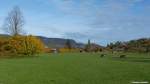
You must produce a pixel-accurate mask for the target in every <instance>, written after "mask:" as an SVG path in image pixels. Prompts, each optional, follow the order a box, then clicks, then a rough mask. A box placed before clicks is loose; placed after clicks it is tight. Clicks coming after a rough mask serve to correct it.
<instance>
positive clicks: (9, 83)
mask: <svg viewBox="0 0 150 84" xmlns="http://www.w3.org/2000/svg"><path fill="white" fill-rule="evenodd" d="M132 81H149V82H150V54H128V55H127V57H126V58H122V59H121V58H119V55H117V54H114V55H111V54H108V55H107V56H106V57H103V58H101V57H100V53H66V54H50V55H47V54H43V55H41V56H39V57H29V58H27V57H26V58H12V59H0V84H131V82H132Z"/></svg>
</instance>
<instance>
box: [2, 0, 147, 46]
mask: <svg viewBox="0 0 150 84" xmlns="http://www.w3.org/2000/svg"><path fill="white" fill-rule="evenodd" d="M149 4H150V0H0V26H1V27H2V25H3V21H4V19H5V17H6V16H7V13H8V12H9V11H10V10H11V9H12V8H13V7H14V6H19V7H20V8H21V10H22V12H23V15H24V18H25V21H26V23H25V25H24V30H25V31H26V33H27V34H33V35H41V36H47V37H52V38H71V39H75V40H76V41H78V42H84V43H86V42H87V40H88V39H91V41H93V42H96V43H99V44H102V45H106V44H107V43H109V42H113V41H127V40H131V39H137V38H142V37H150V5H149ZM0 33H4V31H3V30H2V29H0Z"/></svg>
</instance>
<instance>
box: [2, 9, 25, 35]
mask: <svg viewBox="0 0 150 84" xmlns="http://www.w3.org/2000/svg"><path fill="white" fill-rule="evenodd" d="M23 25H24V18H23V15H22V13H21V10H20V8H19V7H18V6H15V7H14V8H13V10H12V11H10V12H9V13H8V16H7V17H6V19H5V22H4V25H3V28H4V30H5V31H6V32H7V33H8V34H10V35H12V36H14V35H19V34H21V33H23V29H22V27H23Z"/></svg>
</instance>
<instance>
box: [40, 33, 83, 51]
mask: <svg viewBox="0 0 150 84" xmlns="http://www.w3.org/2000/svg"><path fill="white" fill-rule="evenodd" d="M38 37H39V38H40V39H41V40H42V41H43V42H44V44H45V45H46V46H47V47H50V48H63V47H65V44H66V41H67V39H63V38H47V37H43V36H38ZM69 40H70V42H71V45H72V47H74V48H83V47H84V46H85V44H83V43H77V42H76V41H75V40H73V39H69Z"/></svg>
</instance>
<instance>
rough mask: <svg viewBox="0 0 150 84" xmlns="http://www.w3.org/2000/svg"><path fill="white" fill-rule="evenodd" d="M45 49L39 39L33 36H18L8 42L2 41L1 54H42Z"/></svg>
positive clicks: (0, 43) (0, 42)
mask: <svg viewBox="0 0 150 84" xmlns="http://www.w3.org/2000/svg"><path fill="white" fill-rule="evenodd" d="M43 49H44V44H43V43H42V42H41V41H40V40H39V39H38V38H37V37H34V36H32V35H29V36H21V35H16V36H13V37H11V38H10V39H7V40H0V50H1V53H3V54H6V55H7V54H15V55H19V54H22V55H33V54H37V53H40V52H42V51H43ZM5 52H7V53H5Z"/></svg>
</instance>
